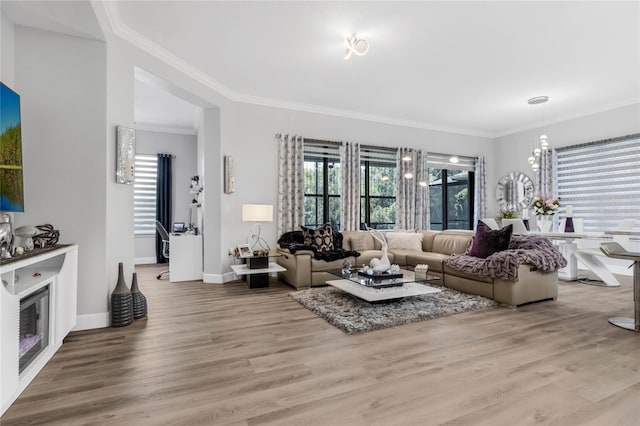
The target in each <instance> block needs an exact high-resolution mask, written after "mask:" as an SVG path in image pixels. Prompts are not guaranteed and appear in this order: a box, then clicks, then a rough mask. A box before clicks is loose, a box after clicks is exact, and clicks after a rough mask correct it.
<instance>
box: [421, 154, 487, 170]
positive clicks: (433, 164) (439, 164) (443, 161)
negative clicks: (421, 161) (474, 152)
mask: <svg viewBox="0 0 640 426" xmlns="http://www.w3.org/2000/svg"><path fill="white" fill-rule="evenodd" d="M451 157H452V155H451V154H434V153H431V152H428V153H427V165H428V167H429V168H430V169H447V170H466V171H468V172H473V171H474V170H475V167H476V158H475V157H462V156H459V155H458V156H457V157H458V162H457V163H455V164H454V163H452V162H450V161H449V159H450V158H451Z"/></svg>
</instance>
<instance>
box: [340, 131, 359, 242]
mask: <svg viewBox="0 0 640 426" xmlns="http://www.w3.org/2000/svg"><path fill="white" fill-rule="evenodd" d="M340 170H341V171H342V190H341V193H342V196H341V198H342V200H341V201H342V211H341V213H340V214H341V218H340V221H341V227H342V230H343V231H356V230H358V229H360V144H359V143H356V142H345V143H343V144H342V145H341V146H340Z"/></svg>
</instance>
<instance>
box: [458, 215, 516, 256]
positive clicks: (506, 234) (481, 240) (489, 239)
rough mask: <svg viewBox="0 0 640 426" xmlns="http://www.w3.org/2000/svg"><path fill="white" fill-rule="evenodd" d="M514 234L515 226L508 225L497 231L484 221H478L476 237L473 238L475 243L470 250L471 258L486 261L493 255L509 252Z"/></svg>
mask: <svg viewBox="0 0 640 426" xmlns="http://www.w3.org/2000/svg"><path fill="white" fill-rule="evenodd" d="M512 233H513V225H507V226H505V227H504V228H502V229H498V230H496V231H494V230H492V229H491V228H489V227H488V226H487V225H485V224H484V222H482V221H478V226H477V230H476V235H474V236H473V242H472V243H471V248H470V249H469V253H468V255H469V256H473V257H480V258H482V259H486V258H487V257H489V256H491V255H492V254H493V253H497V252H499V251H503V250H507V249H508V248H509V243H510V242H511V234H512Z"/></svg>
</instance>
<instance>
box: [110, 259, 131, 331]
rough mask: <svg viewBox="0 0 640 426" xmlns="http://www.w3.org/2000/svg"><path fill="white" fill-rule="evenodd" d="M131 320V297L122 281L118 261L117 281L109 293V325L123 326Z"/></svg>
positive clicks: (122, 273) (121, 272)
mask: <svg viewBox="0 0 640 426" xmlns="http://www.w3.org/2000/svg"><path fill="white" fill-rule="evenodd" d="M132 322H133V298H132V296H131V291H130V290H129V288H128V287H127V284H125V282H124V272H123V267H122V262H120V263H118V283H117V284H116V288H114V289H113V292H112V293H111V327H124V326H126V325H129V324H131V323H132Z"/></svg>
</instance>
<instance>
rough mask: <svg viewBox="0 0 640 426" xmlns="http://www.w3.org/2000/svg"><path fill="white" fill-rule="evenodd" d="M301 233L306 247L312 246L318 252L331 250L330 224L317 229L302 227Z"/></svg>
mask: <svg viewBox="0 0 640 426" xmlns="http://www.w3.org/2000/svg"><path fill="white" fill-rule="evenodd" d="M302 233H303V234H304V244H305V245H306V246H312V247H315V248H317V249H318V250H320V251H329V250H333V230H332V229H331V224H329V223H325V224H324V225H323V226H322V227H320V228H318V229H312V228H307V227H305V226H303V227H302Z"/></svg>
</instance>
